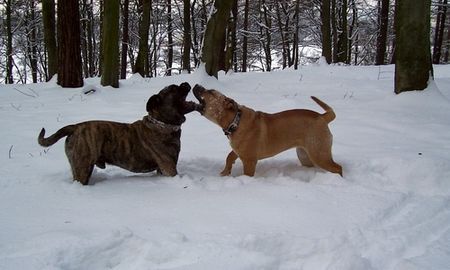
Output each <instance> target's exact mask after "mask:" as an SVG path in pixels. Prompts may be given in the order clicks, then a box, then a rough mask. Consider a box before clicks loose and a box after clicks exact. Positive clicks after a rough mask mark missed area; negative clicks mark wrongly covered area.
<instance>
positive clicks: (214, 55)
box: [202, 0, 233, 78]
mask: <svg viewBox="0 0 450 270" xmlns="http://www.w3.org/2000/svg"><path fill="white" fill-rule="evenodd" d="M232 6H233V1H229V0H215V2H214V8H215V9H214V13H213V14H212V15H211V17H210V18H209V20H208V23H207V26H206V31H205V37H204V43H203V50H202V62H203V63H205V68H206V72H207V73H208V74H209V75H210V76H214V77H216V78H217V75H218V71H219V70H221V69H222V68H223V67H220V63H221V62H222V63H223V61H224V55H223V52H224V45H225V42H224V41H225V32H226V29H227V25H228V18H229V16H230V10H231V7H232Z"/></svg>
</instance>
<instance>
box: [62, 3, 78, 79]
mask: <svg viewBox="0 0 450 270" xmlns="http://www.w3.org/2000/svg"><path fill="white" fill-rule="evenodd" d="M58 84H59V85H61V86H62V87H81V86H83V72H82V68H81V40H80V11H79V6H78V0H66V1H64V5H61V4H60V5H58Z"/></svg>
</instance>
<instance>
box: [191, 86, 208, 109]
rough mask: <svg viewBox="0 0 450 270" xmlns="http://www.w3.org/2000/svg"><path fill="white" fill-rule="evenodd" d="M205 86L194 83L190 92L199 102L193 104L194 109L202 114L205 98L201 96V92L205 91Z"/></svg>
mask: <svg viewBox="0 0 450 270" xmlns="http://www.w3.org/2000/svg"><path fill="white" fill-rule="evenodd" d="M205 91H206V90H205V88H203V86H201V85H198V84H196V85H195V86H194V89H192V92H193V93H194V96H195V97H196V98H197V100H198V101H199V102H200V103H199V104H196V105H195V110H196V111H198V112H199V113H201V114H203V111H204V108H205V99H204V98H203V93H204V92H205Z"/></svg>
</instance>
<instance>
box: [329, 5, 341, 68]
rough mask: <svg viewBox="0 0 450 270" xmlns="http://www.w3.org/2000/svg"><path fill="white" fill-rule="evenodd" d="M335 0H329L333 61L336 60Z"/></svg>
mask: <svg viewBox="0 0 450 270" xmlns="http://www.w3.org/2000/svg"><path fill="white" fill-rule="evenodd" d="M336 1H337V0H331V29H332V32H333V35H332V38H333V63H337V62H338V51H339V48H338V23H337V18H336Z"/></svg>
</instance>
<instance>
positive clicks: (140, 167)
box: [38, 82, 196, 185]
mask: <svg viewBox="0 0 450 270" xmlns="http://www.w3.org/2000/svg"><path fill="white" fill-rule="evenodd" d="M190 89H191V86H190V85H189V84H188V83H186V82H185V83H182V84H181V85H180V86H178V85H170V86H167V87H165V88H164V89H163V90H161V91H160V92H159V93H158V94H156V95H153V96H152V97H150V99H149V100H148V102H147V112H148V115H147V116H145V117H144V118H143V119H142V120H138V121H136V122H134V123H131V124H127V123H117V122H110V121H87V122H83V123H78V124H74V125H68V126H65V127H63V128H61V129H60V130H58V131H57V132H56V133H55V134H53V135H51V136H50V137H48V138H44V135H45V129H42V130H41V132H40V134H39V137H38V142H39V144H40V145H42V146H44V147H48V146H50V145H52V144H54V143H56V142H57V141H58V140H59V139H61V138H62V137H65V136H67V138H66V142H65V150H66V155H67V158H68V159H69V163H70V166H71V168H72V174H73V179H74V180H76V181H79V182H80V183H81V184H83V185H87V184H88V183H89V178H90V176H91V174H92V170H93V168H94V165H97V167H99V168H102V169H104V168H105V164H112V165H115V166H118V167H121V168H123V169H126V170H129V171H132V172H136V173H145V172H151V171H154V170H157V171H158V173H161V174H163V175H165V176H174V175H176V174H177V168H176V165H177V161H178V154H179V153H180V136H181V124H182V123H184V121H185V120H186V118H185V116H184V115H185V114H187V113H189V112H192V111H193V110H194V109H195V106H196V104H195V103H194V102H187V101H186V96H187V94H188V93H189V91H190Z"/></svg>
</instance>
